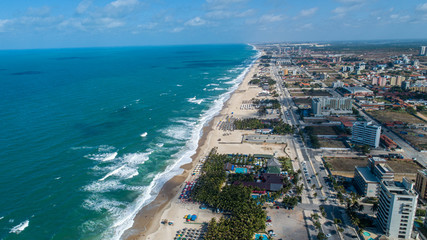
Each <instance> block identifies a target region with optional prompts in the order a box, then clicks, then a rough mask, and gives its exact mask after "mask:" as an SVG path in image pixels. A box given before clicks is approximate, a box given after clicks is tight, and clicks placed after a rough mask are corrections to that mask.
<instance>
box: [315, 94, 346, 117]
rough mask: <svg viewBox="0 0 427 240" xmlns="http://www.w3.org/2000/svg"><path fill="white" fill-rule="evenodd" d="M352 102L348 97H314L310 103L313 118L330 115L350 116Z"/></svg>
mask: <svg viewBox="0 0 427 240" xmlns="http://www.w3.org/2000/svg"><path fill="white" fill-rule="evenodd" d="M352 104H353V100H352V99H351V98H348V97H316V98H313V99H312V101H311V109H312V111H313V114H314V115H315V116H329V115H331V114H337V115H338V114H351V113H353V110H352Z"/></svg>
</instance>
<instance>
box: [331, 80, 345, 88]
mask: <svg viewBox="0 0 427 240" xmlns="http://www.w3.org/2000/svg"><path fill="white" fill-rule="evenodd" d="M332 87H333V88H341V87H344V83H343V82H341V81H340V80H338V81H336V82H334V83H332Z"/></svg>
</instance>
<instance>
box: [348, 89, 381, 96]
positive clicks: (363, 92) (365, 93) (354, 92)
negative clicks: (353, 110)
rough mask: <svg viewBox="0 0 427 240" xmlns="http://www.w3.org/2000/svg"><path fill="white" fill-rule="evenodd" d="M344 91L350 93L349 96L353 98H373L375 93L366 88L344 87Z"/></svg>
mask: <svg viewBox="0 0 427 240" xmlns="http://www.w3.org/2000/svg"><path fill="white" fill-rule="evenodd" d="M344 89H345V90H347V91H348V92H349V94H347V95H352V96H371V95H373V94H374V92H373V91H371V90H369V89H366V88H364V87H344ZM344 95H345V94H344Z"/></svg>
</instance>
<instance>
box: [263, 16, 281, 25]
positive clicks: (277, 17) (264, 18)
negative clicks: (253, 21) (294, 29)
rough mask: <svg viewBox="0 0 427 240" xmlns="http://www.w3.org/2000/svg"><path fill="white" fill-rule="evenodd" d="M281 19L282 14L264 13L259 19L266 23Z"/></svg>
mask: <svg viewBox="0 0 427 240" xmlns="http://www.w3.org/2000/svg"><path fill="white" fill-rule="evenodd" d="M282 20H283V16H282V15H274V14H266V15H262V16H261V18H260V20H259V21H260V22H263V23H268V22H278V21H282Z"/></svg>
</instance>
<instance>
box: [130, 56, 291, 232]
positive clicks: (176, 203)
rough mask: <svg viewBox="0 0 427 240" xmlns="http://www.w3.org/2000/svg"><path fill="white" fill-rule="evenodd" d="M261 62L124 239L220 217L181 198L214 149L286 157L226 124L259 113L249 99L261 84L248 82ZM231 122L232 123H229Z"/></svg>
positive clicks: (195, 225)
mask: <svg viewBox="0 0 427 240" xmlns="http://www.w3.org/2000/svg"><path fill="white" fill-rule="evenodd" d="M260 69H261V66H259V64H258V62H256V63H254V64H253V65H252V67H251V69H250V70H249V71H248V73H247V74H246V76H245V77H244V79H243V81H242V82H241V84H240V85H239V87H238V89H237V90H236V91H235V92H234V93H233V94H232V95H231V97H230V99H229V100H228V101H227V102H226V103H225V105H224V107H223V109H222V110H221V111H220V113H219V114H218V115H217V116H216V117H214V119H212V120H211V122H210V124H209V126H206V127H205V128H204V129H203V137H202V138H201V139H200V141H199V147H198V149H197V152H196V154H195V155H194V156H193V157H192V159H193V161H192V163H189V164H186V165H183V166H181V168H183V169H184V172H183V173H182V174H181V175H178V176H175V177H174V178H172V179H171V180H170V181H168V182H167V183H166V184H165V185H164V186H163V188H162V190H161V191H160V193H159V195H158V196H157V198H156V199H155V200H154V201H153V202H152V203H150V204H149V205H147V206H146V207H144V208H143V209H142V210H141V211H140V212H139V213H138V215H137V216H136V217H135V219H134V220H135V221H134V224H133V227H132V228H130V229H128V230H127V231H126V232H125V233H124V235H123V239H128V240H136V239H173V238H174V237H175V235H176V234H177V231H179V230H182V229H185V228H187V229H200V228H201V226H202V223H203V222H209V220H210V219H211V218H212V217H217V218H219V217H220V216H221V214H217V213H212V211H210V210H202V209H200V208H199V205H198V204H193V203H188V202H183V201H182V200H180V199H178V197H179V195H180V193H181V190H182V188H183V186H184V185H185V184H184V183H185V182H191V181H194V180H195V179H196V178H197V177H198V174H197V172H195V175H193V172H194V169H195V167H196V166H199V165H200V163H201V161H202V159H203V158H204V157H205V156H207V155H208V154H209V152H210V151H211V149H212V148H217V152H218V153H224V154H225V153H227V154H229V153H243V154H272V153H275V154H276V156H285V155H286V154H285V153H284V152H283V147H284V145H282V144H266V143H262V144H253V143H246V142H242V139H243V135H245V134H254V131H242V130H233V129H229V128H228V127H227V126H228V124H227V123H229V122H230V121H231V119H232V118H250V117H256V116H257V110H256V109H254V108H251V107H250V106H249V105H248V104H247V102H249V101H250V100H251V99H253V98H256V97H257V95H258V94H259V93H260V92H261V91H262V89H261V88H259V87H258V86H253V85H250V84H249V81H250V80H251V79H252V78H253V76H254V74H259V70H260ZM230 125H231V124H230ZM187 214H196V215H197V216H198V218H197V220H196V221H195V222H191V223H187V222H186V221H185V219H184V216H185V215H187ZM164 219H167V221H170V222H173V225H168V224H161V221H162V220H164Z"/></svg>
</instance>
